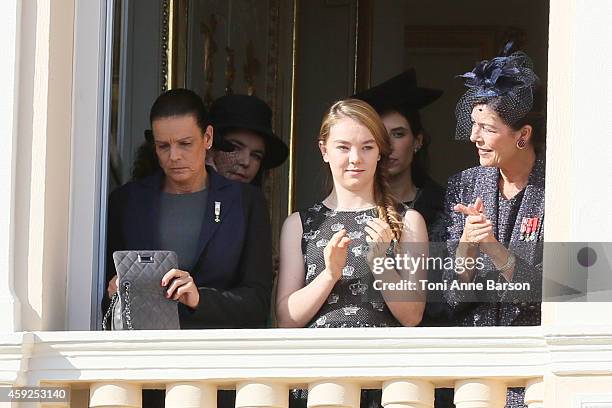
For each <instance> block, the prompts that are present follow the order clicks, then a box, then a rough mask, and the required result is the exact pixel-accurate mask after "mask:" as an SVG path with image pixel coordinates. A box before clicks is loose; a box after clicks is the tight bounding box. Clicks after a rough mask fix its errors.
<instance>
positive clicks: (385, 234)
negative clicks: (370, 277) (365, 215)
mask: <svg viewBox="0 0 612 408" xmlns="http://www.w3.org/2000/svg"><path fill="white" fill-rule="evenodd" d="M365 232H366V234H367V235H366V241H367V242H368V243H369V244H370V250H369V251H368V263H369V264H370V265H372V264H373V262H374V259H376V258H381V257H385V256H386V255H387V250H388V249H389V245H391V241H392V240H393V238H394V236H393V230H391V227H390V226H389V224H387V223H386V222H384V221H383V220H381V219H380V218H373V219H371V220H370V221H368V222H367V224H366V227H365Z"/></svg>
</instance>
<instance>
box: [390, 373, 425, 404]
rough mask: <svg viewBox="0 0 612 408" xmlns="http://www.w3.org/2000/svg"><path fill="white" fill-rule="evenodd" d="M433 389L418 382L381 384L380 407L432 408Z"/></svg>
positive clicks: (423, 382) (409, 380)
mask: <svg viewBox="0 0 612 408" xmlns="http://www.w3.org/2000/svg"><path fill="white" fill-rule="evenodd" d="M434 397H435V388H434V386H433V384H432V383H430V382H427V381H420V380H411V379H397V380H389V381H385V382H384V383H383V388H382V406H383V407H385V408H433V406H434Z"/></svg>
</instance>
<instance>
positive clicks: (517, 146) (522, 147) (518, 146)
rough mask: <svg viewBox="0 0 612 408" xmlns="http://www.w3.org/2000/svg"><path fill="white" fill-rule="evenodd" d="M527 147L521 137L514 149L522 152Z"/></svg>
mask: <svg viewBox="0 0 612 408" xmlns="http://www.w3.org/2000/svg"><path fill="white" fill-rule="evenodd" d="M525 147H527V142H526V141H525V139H523V138H522V137H521V138H520V139H519V140H518V141H517V142H516V148H517V149H519V150H523V149H524V148H525Z"/></svg>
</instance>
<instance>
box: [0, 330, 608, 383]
mask: <svg viewBox="0 0 612 408" xmlns="http://www.w3.org/2000/svg"><path fill="white" fill-rule="evenodd" d="M0 367H1V368H0V382H3V383H21V384H24V385H25V384H29V385H34V384H38V383H40V382H58V383H75V382H87V383H89V382H94V381H103V380H125V381H131V380H134V381H136V380H137V381H139V382H142V383H145V384H146V383H151V384H152V385H153V384H157V383H165V382H169V381H187V380H189V381H193V380H214V381H215V382H216V383H217V384H221V385H223V384H227V386H229V387H230V388H231V387H233V386H234V384H235V383H236V382H240V381H246V380H250V379H253V378H257V379H260V380H275V379H282V380H283V381H284V382H286V383H288V384H290V385H292V386H297V385H300V384H307V383H310V382H312V381H314V380H317V379H321V378H350V379H354V380H359V382H360V383H361V384H362V388H366V387H369V386H380V384H381V382H382V381H385V380H388V379H393V378H400V377H401V378H405V377H409V378H419V379H423V380H428V381H431V382H433V383H434V384H436V386H452V385H453V383H454V381H455V380H456V379H460V378H491V379H497V380H502V381H504V382H505V383H506V384H508V386H512V385H522V384H524V383H525V380H526V379H531V378H537V377H542V376H544V375H545V374H547V373H553V374H556V375H576V374H580V373H583V374H612V328H603V327H598V328H589V327H583V328H574V329H571V330H569V331H568V329H567V328H564V329H563V331H562V332H559V334H555V331H554V330H552V331H551V329H550V328H548V329H546V333H545V329H544V328H542V327H484V328H388V329H382V328H380V329H266V330H183V331H163V332H162V331H135V332H26V333H14V334H5V335H0Z"/></svg>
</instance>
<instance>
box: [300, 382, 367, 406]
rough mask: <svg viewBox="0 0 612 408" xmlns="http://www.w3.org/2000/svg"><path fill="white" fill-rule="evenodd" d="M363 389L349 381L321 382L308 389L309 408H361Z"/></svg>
mask: <svg viewBox="0 0 612 408" xmlns="http://www.w3.org/2000/svg"><path fill="white" fill-rule="evenodd" d="M360 399H361V388H360V386H359V384H356V383H351V382H348V381H319V382H316V383H313V384H310V386H309V387H308V408H336V407H337V408H359V401H360Z"/></svg>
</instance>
